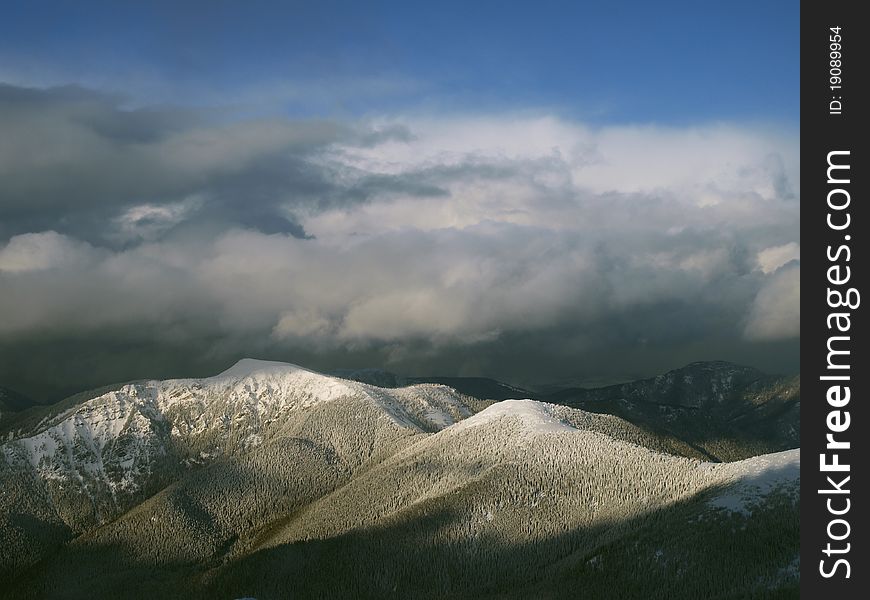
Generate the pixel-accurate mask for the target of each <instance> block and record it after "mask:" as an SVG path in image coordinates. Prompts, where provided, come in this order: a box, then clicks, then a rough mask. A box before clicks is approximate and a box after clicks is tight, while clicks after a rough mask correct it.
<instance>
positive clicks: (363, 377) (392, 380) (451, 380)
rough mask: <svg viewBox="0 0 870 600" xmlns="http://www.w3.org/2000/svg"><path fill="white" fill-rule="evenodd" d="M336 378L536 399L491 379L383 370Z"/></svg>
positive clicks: (337, 372)
mask: <svg viewBox="0 0 870 600" xmlns="http://www.w3.org/2000/svg"><path fill="white" fill-rule="evenodd" d="M331 374H332V375H335V376H336V377H341V378H343V379H351V380H353V381H359V382H361V383H368V384H371V385H376V386H379V387H386V388H397V387H404V386H408V385H416V384H420V383H437V384H439V385H446V386H448V387H451V388H453V389H454V390H456V391H457V392H459V393H460V394H465V395H467V396H474V397H475V398H480V399H482V400H509V399H514V400H522V399H528V398H535V397H536V394H535V393H534V392H531V391H529V390H524V389H522V388H519V387H516V386H513V385H509V384H507V383H503V382H501V381H498V380H495V379H490V378H488V377H437V376H426V377H421V376H416V377H403V376H401V375H396V374H395V373H391V372H390V371H384V370H383V369H337V370H335V371H332V372H331Z"/></svg>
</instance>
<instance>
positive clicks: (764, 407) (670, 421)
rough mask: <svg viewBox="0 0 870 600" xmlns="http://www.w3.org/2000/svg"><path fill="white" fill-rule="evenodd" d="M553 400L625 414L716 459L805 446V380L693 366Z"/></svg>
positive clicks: (707, 364)
mask: <svg viewBox="0 0 870 600" xmlns="http://www.w3.org/2000/svg"><path fill="white" fill-rule="evenodd" d="M545 399H546V400H547V401H548V402H554V403H557V404H563V405H566V406H572V407H576V408H582V409H584V410H588V411H593V412H600V413H607V414H612V415H616V416H619V417H621V418H623V419H625V420H627V421H629V422H631V423H634V424H635V425H638V426H639V427H642V428H645V429H647V430H649V431H650V432H653V433H656V434H659V435H663V436H673V437H676V438H678V439H680V440H683V441H685V442H686V443H688V444H690V445H691V446H692V447H693V448H694V449H695V450H696V452H697V455H698V456H700V457H707V458H709V459H712V460H721V461H730V460H740V459H744V458H748V457H750V456H754V455H756V454H762V453H766V452H777V451H780V450H786V449H789V448H796V447H797V446H798V445H799V443H800V378H799V377H779V376H772V375H766V374H764V373H762V372H760V371H758V370H756V369H753V368H751V367H742V366H739V365H734V364H731V363H727V362H700V363H692V364H690V365H688V366H686V367H683V368H681V369H676V370H674V371H669V372H668V373H665V374H664V375H659V376H658V377H654V378H650V379H644V380H640V381H634V382H631V383H624V384H619V385H612V386H607V387H603V388H593V389H583V388H572V389H567V390H562V391H559V392H556V393H553V394H550V395H548V396H546V397H545Z"/></svg>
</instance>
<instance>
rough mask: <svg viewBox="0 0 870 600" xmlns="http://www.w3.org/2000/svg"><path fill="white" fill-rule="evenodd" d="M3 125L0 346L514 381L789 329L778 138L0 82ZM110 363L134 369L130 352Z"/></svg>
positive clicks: (746, 342) (753, 131) (788, 162)
mask: <svg viewBox="0 0 870 600" xmlns="http://www.w3.org/2000/svg"><path fill="white" fill-rule="evenodd" d="M0 131H2V133H3V135H2V136H0V159H2V160H0V165H2V166H0V170H2V171H3V173H2V175H3V176H2V177H0V198H2V202H0V222H2V223H3V224H2V226H0V239H4V240H6V241H5V242H0V244H2V245H0V287H2V289H3V290H4V291H5V290H12V292H11V293H7V292H4V293H3V294H2V295H0V336H2V337H3V338H4V340H5V342H4V343H6V344H7V345H9V346H8V347H9V348H11V347H13V346H16V345H17V346H21V345H22V344H34V343H36V342H34V340H43V341H44V344H54V345H55V346H54V347H66V345H67V344H72V345H74V344H75V342H76V340H79V341H82V340H85V339H87V340H89V342H90V343H94V344H96V343H97V342H99V344H101V345H102V346H103V347H116V346H117V345H118V344H126V345H127V346H129V345H130V344H133V345H137V346H138V347H140V348H142V350H141V352H143V353H144V352H145V351H146V349H147V351H148V352H154V351H155V350H154V349H155V348H164V349H166V348H169V347H172V348H175V349H177V350H178V352H179V353H180V354H181V355H184V354H185V353H186V354H188V355H193V354H196V353H203V352H205V353H208V354H209V356H211V357H212V358H214V360H218V359H220V360H224V359H226V358H227V357H235V356H238V355H241V354H256V353H260V354H269V355H273V356H276V355H280V356H284V357H287V356H288V355H291V354H293V355H295V354H300V353H301V354H305V355H306V356H314V359H313V360H314V361H315V362H317V360H318V359H317V356H320V357H327V358H323V361H324V362H330V361H331V362H333V363H335V362H338V361H345V362H343V364H344V365H347V364H350V363H351V362H353V361H355V360H378V361H394V365H393V366H396V367H397V368H408V369H410V368H412V367H411V366H412V365H415V364H417V365H419V364H423V363H422V362H419V361H425V364H428V365H441V368H443V369H444V372H459V371H464V372H468V371H469V370H470V371H474V372H481V371H486V372H488V373H489V374H493V375H500V376H503V377H506V378H514V379H515V378H516V376H520V375H517V374H521V376H529V377H535V376H536V375H535V374H536V373H549V375H546V376H548V377H549V376H554V375H559V374H560V373H561V375H567V374H568V373H565V371H566V370H569V369H572V368H573V369H575V370H583V369H590V368H593V367H594V368H598V369H601V368H608V367H602V366H601V365H606V364H607V360H608V357H609V359H610V360H611V362H614V363H618V362H622V363H625V362H626V361H633V362H632V363H631V364H630V365H626V364H623V365H622V366H621V367H613V369H620V368H621V369H622V372H623V373H624V372H627V371H628V370H634V371H635V372H637V371H644V370H645V369H649V368H652V367H650V365H652V364H659V363H660V362H662V361H664V362H668V361H671V363H677V362H679V361H682V360H683V359H684V357H687V356H688V357H689V359H690V360H691V359H695V358H704V357H706V358H727V357H728V356H740V355H744V354H745V353H746V352H747V351H749V349H751V348H754V347H756V346H753V345H757V344H763V343H768V342H770V341H771V340H788V339H794V338H796V336H798V335H799V329H797V325H796V323H797V318H798V317H799V302H798V300H799V265H798V264H797V263H796V262H794V259H799V245H798V234H799V200H798V198H799V187H798V154H797V148H798V145H797V143H796V142H797V137H796V134H794V133H793V132H787V131H778V130H774V129H757V128H747V127H741V126H736V125H725V124H715V125H709V126H696V127H683V128H680V127H656V126H608V127H596V128H593V127H588V126H586V125H583V124H582V123H577V122H573V121H569V120H565V119H560V118H558V117H555V116H551V115H534V114H502V115H488V116H467V115H466V116H463V115H434V116H433V115H429V116H420V115H417V116H404V117H396V116H394V117H390V118H386V117H383V118H370V119H363V120H357V121H353V122H332V121H316V120H304V121H299V120H290V119H286V118H278V117H273V118H270V119H238V118H227V117H226V115H216V114H214V113H212V112H209V111H200V112H196V111H190V110H184V111H181V110H176V109H171V108H160V109H137V110H128V109H125V108H123V99H119V98H116V97H111V96H106V95H103V94H98V93H94V92H89V91H87V90H82V89H80V88H54V89H48V90H24V89H20V88H12V87H11V86H5V87H0ZM790 261H792V262H790ZM40 343H42V342H40ZM81 343H82V344H84V342H83V341H82V342H81ZM758 347H759V348H760V347H761V346H758ZM183 348H186V349H187V350H181V349H183ZM699 348H700V349H702V350H703V353H704V356H696V355H694V356H691V355H692V353H695V354H697V353H698V352H700V351H699ZM644 349H646V350H644ZM10 351H11V350H10ZM4 352H6V351H4V350H3V347H0V354H4ZM728 353H730V354H728ZM741 353H743V354H741ZM116 354H117V355H118V356H123V361H124V364H123V365H119V366H118V369H117V372H118V373H119V374H120V373H122V372H123V373H130V372H132V371H134V370H135V369H134V367H135V363H136V359H134V358H131V356H134V355H135V352H133V351H132V350H130V351H125V352H121V351H118V352H116ZM726 355H727V356H726ZM354 357H356V358H354ZM644 357H646V358H644ZM105 360H107V361H109V362H111V361H112V360H114V359H112V358H111V357H108V358H106V359H105ZM117 360H119V361H120V360H122V359H121V358H118V359H117ZM191 360H192V359H191ZM179 361H180V362H177V364H180V363H181V362H184V359H179ZM414 361H418V362H416V363H415V362H414ZM644 361H646V362H644ZM572 364H573V365H574V366H573V367H572V366H571V365H572ZM403 365H404V367H403ZM584 365H585V366H584ZM333 366H337V365H333ZM122 367H123V368H122ZM106 368H107V367H106ZM432 368H435V367H432ZM554 370H561V371H560V373H556V372H555V371H554ZM522 373H525V374H524V375H522ZM0 375H3V373H0ZM7 376H8V373H7ZM119 376H120V375H119ZM542 376H543V375H542Z"/></svg>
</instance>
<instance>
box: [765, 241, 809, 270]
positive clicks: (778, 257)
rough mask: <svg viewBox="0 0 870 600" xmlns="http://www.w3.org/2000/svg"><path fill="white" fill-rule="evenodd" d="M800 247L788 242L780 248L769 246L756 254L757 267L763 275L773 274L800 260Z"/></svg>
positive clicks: (795, 243)
mask: <svg viewBox="0 0 870 600" xmlns="http://www.w3.org/2000/svg"><path fill="white" fill-rule="evenodd" d="M800 258H801V247H800V244H798V243H797V242H789V243H788V244H783V245H782V246H771V247H770V248H765V249H764V250H762V251H761V252H759V253H758V259H757V260H758V266H759V267H760V268H761V270H762V271H764V272H765V273H773V272H774V271H776V270H777V269H779V268H780V267H781V266H783V265H784V264H786V263H788V262H790V261H793V260H800Z"/></svg>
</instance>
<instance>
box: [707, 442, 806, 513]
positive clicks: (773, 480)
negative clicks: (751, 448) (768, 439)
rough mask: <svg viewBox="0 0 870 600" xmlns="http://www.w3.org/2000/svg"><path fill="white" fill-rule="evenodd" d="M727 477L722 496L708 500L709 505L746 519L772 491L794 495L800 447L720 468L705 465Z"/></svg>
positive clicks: (798, 483) (798, 477)
mask: <svg viewBox="0 0 870 600" xmlns="http://www.w3.org/2000/svg"><path fill="white" fill-rule="evenodd" d="M707 465H708V466H710V467H712V468H714V469H721V470H723V471H724V472H725V473H726V475H728V476H730V479H731V482H732V483H731V485H729V486H728V489H727V490H726V491H725V493H723V494H720V495H719V496H716V497H715V498H713V499H711V500H710V505H711V506H714V507H717V508H723V509H725V510H728V511H730V512H735V513H740V514H743V515H746V516H749V515H751V514H752V506H753V505H755V504H757V503H758V502H759V501H761V500H762V499H763V498H764V497H765V496H767V495H768V494H770V493H771V492H773V491H776V490H783V491H787V492H791V493H796V492H797V490H798V487H799V485H800V467H801V451H800V448H796V449H794V450H786V451H784V452H775V453H773V454H764V455H761V456H755V457H753V458H748V459H746V460H741V461H738V462H733V463H727V464H722V465H713V464H710V463H707Z"/></svg>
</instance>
